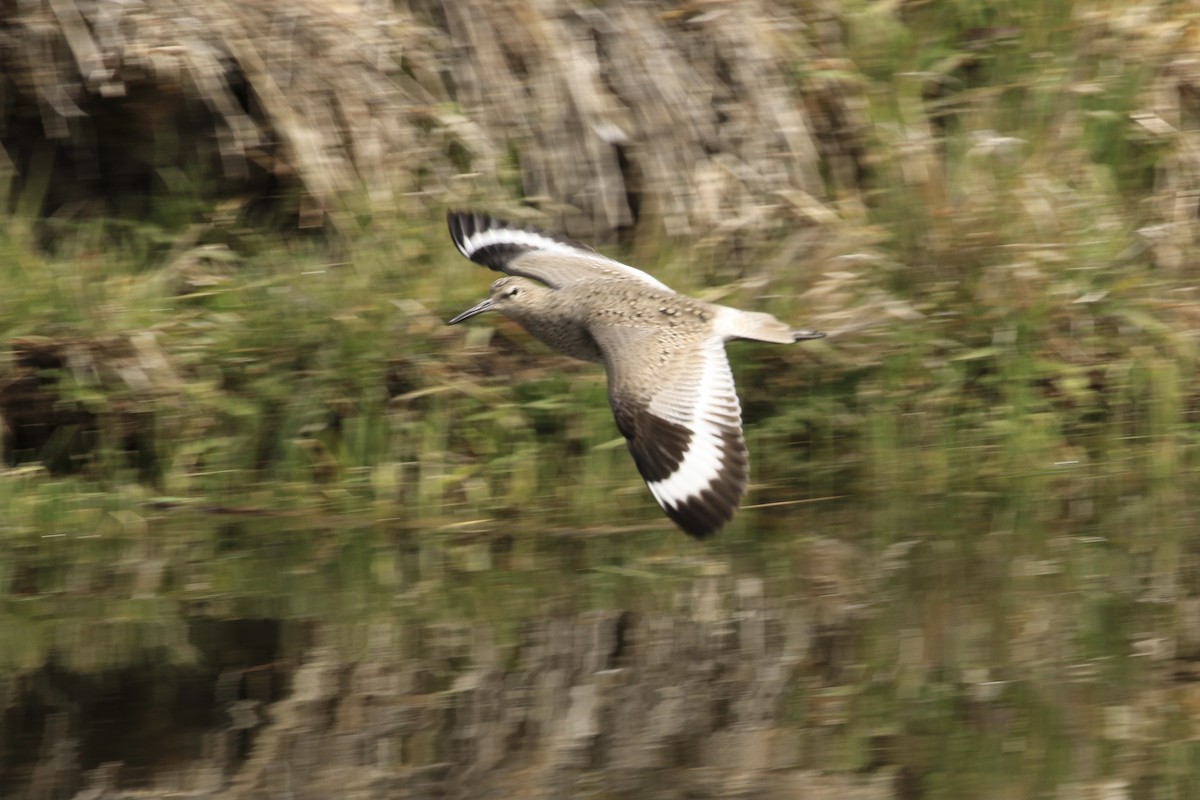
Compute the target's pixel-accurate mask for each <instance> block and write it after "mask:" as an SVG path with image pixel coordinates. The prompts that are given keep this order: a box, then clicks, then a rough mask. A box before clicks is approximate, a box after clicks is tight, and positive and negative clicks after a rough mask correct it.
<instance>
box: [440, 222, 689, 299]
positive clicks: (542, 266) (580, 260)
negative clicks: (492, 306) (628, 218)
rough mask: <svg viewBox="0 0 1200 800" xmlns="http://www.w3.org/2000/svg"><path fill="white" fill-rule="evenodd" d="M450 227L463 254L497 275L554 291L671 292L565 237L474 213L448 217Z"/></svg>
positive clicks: (636, 271) (640, 274) (638, 272)
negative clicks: (605, 283) (609, 283)
mask: <svg viewBox="0 0 1200 800" xmlns="http://www.w3.org/2000/svg"><path fill="white" fill-rule="evenodd" d="M446 221H447V222H448V223H449V226H450V238H452V239H453V240H454V245H455V247H457V248H458V251H459V252H460V253H462V254H463V255H464V256H466V257H467V258H469V259H471V260H472V261H474V262H475V263H477V264H482V265H483V266H485V267H487V268H488V269H494V270H496V271H497V272H505V273H508V274H509V275H520V276H522V277H525V278H533V279H534V280H538V281H541V282H542V283H544V284H546V285H547V286H550V287H551V288H554V289H560V288H562V287H563V286H567V285H569V284H572V283H580V282H582V281H594V280H598V279H601V280H602V279H610V280H620V279H624V280H635V281H641V282H642V283H644V284H646V285H648V286H653V287H655V288H657V289H662V290H665V291H668V292H669V291H671V288H670V287H668V286H667V285H666V284H665V283H662V282H661V281H659V280H658V279H656V278H654V277H653V276H651V275H647V274H646V273H645V272H642V271H641V270H640V269H637V268H635V267H631V266H629V265H628V264H622V263H621V262H620V261H614V260H613V259H611V258H608V257H606V256H602V255H600V254H599V253H597V252H596V251H595V250H593V249H592V248H590V247H588V246H587V245H584V244H580V243H579V242H576V241H573V240H571V239H568V238H566V237H565V236H559V235H558V234H554V233H548V232H546V231H542V230H538V229H537V228H530V227H524V226H520V225H516V224H514V223H511V222H507V221H505V220H502V219H497V218H496V217H491V216H488V215H486V214H477V213H474V212H471V211H450V212H447V214H446Z"/></svg>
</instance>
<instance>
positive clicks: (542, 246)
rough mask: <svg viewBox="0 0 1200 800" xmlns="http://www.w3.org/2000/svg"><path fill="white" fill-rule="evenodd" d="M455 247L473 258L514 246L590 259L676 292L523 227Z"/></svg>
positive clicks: (484, 235) (616, 263)
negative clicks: (482, 252)
mask: <svg viewBox="0 0 1200 800" xmlns="http://www.w3.org/2000/svg"><path fill="white" fill-rule="evenodd" d="M454 244H455V246H456V247H458V251H459V252H460V253H462V254H463V255H464V256H466V257H467V258H471V257H472V255H473V254H475V253H477V252H479V251H480V250H482V249H483V248H485V247H490V246H492V245H495V244H511V245H517V246H519V247H529V248H532V249H534V250H540V251H542V252H544V253H556V254H558V255H569V256H574V257H576V258H581V259H587V260H588V261H592V262H594V263H595V265H596V266H597V267H598V268H600V269H604V270H611V271H613V272H616V273H618V274H620V275H625V276H626V277H629V278H636V279H638V280H640V281H645V282H646V283H648V284H650V285H652V286H655V287H657V288H659V289H665V290H667V291H668V292H673V290H672V289H671V287H669V286H667V285H666V284H665V283H663V282H662V281H660V280H658V279H657V278H655V277H654V276H653V275H649V274H647V273H645V272H642V271H641V270H640V269H638V268H637V267H631V266H629V265H628V264H622V263H621V262H620V261H614V260H613V259H611V258H608V257H607V256H602V255H600V254H599V253H596V252H594V251H592V250H585V249H582V248H579V247H572V246H571V245H569V244H566V243H565V242H560V241H557V240H555V239H551V238H550V237H549V236H543V235H542V234H540V233H538V232H537V231H530V230H524V229H521V228H488V229H487V230H484V231H479V232H477V233H473V234H471V235H470V236H464V237H463V238H462V241H459V240H458V239H457V238H455V239H454Z"/></svg>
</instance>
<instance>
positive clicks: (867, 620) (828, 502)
mask: <svg viewBox="0 0 1200 800" xmlns="http://www.w3.org/2000/svg"><path fill="white" fill-rule="evenodd" d="M915 466H918V465H909V466H908V467H907V468H906V466H905V465H904V464H903V463H901V462H897V463H895V464H892V465H891V466H890V467H888V469H891V470H893V471H894V473H895V475H894V477H896V478H897V483H896V484H895V485H894V486H892V487H891V488H876V489H875V490H872V491H870V492H861V493H857V494H855V495H852V496H834V495H833V493H831V492H830V493H822V492H821V491H820V490H821V488H822V487H819V486H815V487H810V489H811V491H808V492H807V493H806V496H805V497H804V498H803V500H804V501H805V502H784V503H783V504H779V505H769V506H767V507H763V508H749V509H747V510H745V511H744V512H743V514H742V515H741V516H740V517H739V520H738V522H737V523H736V524H735V525H734V526H733V527H732V528H731V529H729V530H728V531H726V532H724V533H723V534H722V535H721V536H720V537H719V538H717V539H715V540H713V541H711V542H708V543H702V544H701V543H695V542H692V541H690V540H688V539H687V538H686V537H684V536H682V535H681V534H679V533H678V532H677V531H674V530H672V529H670V528H669V527H668V526H667V525H666V524H660V523H659V522H658V520H656V519H648V520H647V524H646V525H645V526H642V527H640V528H635V529H633V530H628V529H627V530H609V531H603V530H600V531H599V532H597V530H595V529H593V530H592V531H590V532H579V531H571V530H564V529H558V530H552V531H538V530H523V529H521V528H522V525H523V524H528V521H527V520H525V521H522V520H514V521H513V522H512V523H511V528H510V529H509V530H508V531H506V532H503V533H500V532H497V531H496V530H494V529H491V528H488V527H485V526H483V525H475V526H471V525H462V526H459V527H458V528H455V527H453V526H451V527H449V528H446V529H442V530H423V531H422V530H417V529H414V528H412V527H410V526H409V525H408V524H407V523H404V522H401V521H398V520H391V521H379V520H374V519H370V518H369V517H370V516H371V515H369V514H368V515H365V516H363V517H361V518H360V517H356V516H354V515H350V514H341V513H336V512H334V511H331V512H330V513H327V514H295V515H290V514H287V513H284V512H275V513H265V512H260V513H253V514H251V513H231V512H232V511H233V510H232V509H212V508H209V509H191V510H187V509H183V508H176V507H169V506H168V507H154V506H151V505H146V504H137V503H126V504H124V505H120V504H118V506H119V507H113V506H112V504H111V503H109V502H108V501H100V500H98V499H96V498H95V497H89V496H84V495H80V494H78V493H71V492H66V491H64V492H63V494H62V496H61V498H60V500H59V501H58V503H57V505H55V506H54V507H53V508H48V509H45V510H44V516H43V519H42V523H41V525H40V526H38V525H32V524H30V525H26V526H23V527H20V528H15V529H12V530H9V531H8V532H7V533H6V535H5V538H4V539H3V544H2V547H3V565H2V567H0V598H2V603H3V605H2V609H3V615H2V617H0V620H2V622H0V669H2V670H3V676H4V679H3V682H2V683H0V686H2V687H3V693H4V704H3V709H4V711H3V717H2V722H3V724H2V726H0V787H2V788H3V791H0V796H2V797H5V798H58V797H64V798H70V797H76V796H80V797H82V796H92V797H101V796H104V797H123V796H129V797H133V796H137V797H158V796H163V797H166V796H172V797H251V796H253V797H259V796H262V797H267V796H271V797H279V796H287V797H331V796H345V797H443V796H445V797H450V796H453V797H480V796H509V795H513V796H545V797H559V796H561V797H627V796H638V797H664V798H667V797H681V798H682V797H796V796H814V797H826V796H828V797H852V798H853V797H861V798H941V797H944V798H952V797H997V798H1000V797H1004V798H1009V797H1053V798H1060V797H1061V798H1077V797H1078V798H1092V797H1095V798H1101V797H1103V798H1109V797H1112V798H1143V797H1144V798H1159V797H1179V798H1186V797H1200V725H1198V724H1197V723H1198V720H1200V717H1198V716H1197V714H1198V713H1200V541H1198V539H1197V536H1196V531H1197V524H1198V522H1200V520H1198V519H1197V517H1198V516H1200V506H1197V504H1196V503H1195V501H1194V497H1195V496H1196V495H1195V494H1194V491H1193V490H1194V489H1195V488H1196V481H1194V480H1193V479H1192V478H1191V477H1190V475H1191V473H1187V476H1185V477H1179V476H1170V475H1168V476H1160V477H1157V478H1156V477H1153V476H1149V477H1148V476H1147V475H1146V473H1145V472H1137V473H1136V476H1137V477H1134V475H1135V473H1133V472H1124V471H1123V470H1122V469H1120V468H1119V466H1112V465H1110V466H1108V467H1105V468H1103V469H1101V468H1098V467H1096V466H1094V465H1092V466H1086V465H1082V464H1078V463H1075V462H1070V461H1066V462H1063V463H1060V464H1056V465H1054V466H1053V467H1047V468H1046V469H1045V470H1043V471H1041V472H1040V473H1037V474H1032V475H1030V474H1025V475H1022V476H1021V477H1005V476H1004V475H993V476H987V477H986V478H980V479H979V480H972V481H970V482H965V481H957V483H969V485H964V486H963V488H962V489H961V490H954V491H949V490H945V488H944V483H945V481H941V483H942V484H943V489H942V490H941V491H926V490H923V489H922V484H923V482H924V481H925V480H926V479H927V477H928V476H927V475H926V474H925V473H924V472H923V471H922V470H920V469H916V468H915ZM906 470H907V471H906ZM875 485H876V486H877V487H878V486H885V484H884V483H882V482H878V481H877V482H876V484H875ZM26 519H36V517H35V516H34V515H30V516H27V517H26ZM89 791H92V792H94V793H93V794H92V795H83V794H80V793H81V792H89ZM106 792H107V794H106Z"/></svg>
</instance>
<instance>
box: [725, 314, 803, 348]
mask: <svg viewBox="0 0 1200 800" xmlns="http://www.w3.org/2000/svg"><path fill="white" fill-rule="evenodd" d="M720 309H721V310H720V312H718V314H717V319H716V327H717V332H718V333H720V334H721V335H722V336H724V337H725V338H726V339H752V340H753V341H756V342H774V343H776V344H791V343H792V342H799V341H801V340H803V339H821V338H823V337H824V336H825V334H824V333H821V332H820V331H809V330H796V329H794V328H793V327H792V326H791V325H788V324H787V323H785V322H781V321H780V320H778V319H776V318H775V317H773V316H771V315H770V314H764V313H763V312H761V311H742V310H740V309H736V308H730V307H728V306H720Z"/></svg>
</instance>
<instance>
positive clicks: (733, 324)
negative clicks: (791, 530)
mask: <svg viewBox="0 0 1200 800" xmlns="http://www.w3.org/2000/svg"><path fill="white" fill-rule="evenodd" d="M447 220H448V222H449V223H450V236H451V237H452V238H453V239H454V244H455V245H456V246H457V247H458V249H459V252H461V253H462V254H463V255H464V256H466V257H467V258H469V259H471V260H472V261H474V262H476V263H478V264H482V265H483V266H485V267H488V268H490V269H493V270H496V271H498V272H504V273H507V277H503V278H500V279H499V280H497V281H496V282H495V283H493V284H492V288H491V291H490V292H489V293H488V297H487V299H486V300H484V301H483V302H481V303H479V304H478V305H476V306H474V307H472V308H469V309H467V310H466V311H464V312H463V313H461V314H459V315H458V316H457V317H455V318H454V319H452V320H450V323H449V324H451V325H454V324H456V323H459V322H462V321H463V320H465V319H469V318H470V317H473V316H475V315H476V314H482V313H483V312H484V311H498V312H500V313H501V314H503V315H504V316H506V317H509V318H510V319H513V320H515V321H516V322H518V323H520V324H521V326H522V327H524V328H525V329H526V330H527V331H529V332H530V333H531V334H533V335H534V336H535V337H537V338H538V339H540V340H541V341H542V342H543V343H545V344H547V345H549V346H550V347H552V348H553V349H555V350H558V351H559V352H561V353H564V354H566V355H568V356H573V357H575V358H579V359H583V360H584V361H594V362H597V363H600V364H603V365H604V368H605V370H606V371H607V372H608V399H609V403H610V404H611V405H612V410H613V416H615V417H616V419H617V428H618V429H620V431H621V433H622V434H623V435H624V436H625V439H626V442H627V443H628V445H629V452H630V453H631V454H632V455H633V460H634V463H636V464H637V468H638V471H639V472H640V473H641V474H642V477H643V478H645V480H646V485H647V486H649V487H650V492H651V494H653V495H654V499H655V500H657V501H658V504H659V505H660V506H662V509H663V511H665V512H666V513H667V516H668V517H670V518H671V520H672V521H673V522H674V523H675V524H676V525H678V526H679V527H680V528H682V529H683V530H684V531H685V532H686V533H688V534H690V535H691V536H694V537H696V538H698V539H703V538H705V537H706V536H710V535H711V534H713V533H715V532H716V531H718V530H720V528H721V527H722V526H723V525H725V523H726V522H728V521H729V520H730V518H732V517H733V513H734V511H736V510H737V506H738V503H739V502H740V501H741V499H742V495H743V494H744V493H745V491H746V479H747V475H748V471H749V464H748V461H747V456H746V443H745V440H744V439H743V438H742V418H741V417H742V410H741V405H740V404H739V403H738V396H737V391H736V389H735V388H734V385H733V373H732V372H731V371H730V369H729V361H728V359H727V358H726V357H725V342H727V341H729V340H730V339H753V340H755V341H759V342H776V343H779V344H791V343H792V342H798V341H800V340H802V339H819V338H821V337H822V336H824V335H825V334H823V333H818V332H817V331H805V330H794V329H793V328H792V327H791V326H789V325H786V324H784V323H783V322H780V321H779V320H778V319H776V318H775V317H773V316H771V315H770V314H764V313H759V312H754V311H739V310H738V309H736V308H730V307H728V306H721V305H715V304H713V303H706V302H704V301H702V300H696V299H694V298H691V297H687V296H685V295H681V294H677V293H676V292H674V291H673V290H672V289H671V288H670V287H668V286H667V285H666V284H664V283H662V282H661V281H659V280H656V279H655V278H653V277H651V276H650V275H647V274H646V273H645V272H642V271H641V270H640V269H635V268H634V267H631V266H629V265H627V264H622V263H621V262H619V261H614V260H612V259H610V258H607V257H605V256H603V255H601V254H599V253H597V252H596V251H595V250H593V249H592V248H590V247H588V246H587V245H583V244H580V243H579V242H574V241H571V240H570V239H566V238H564V237H562V236H557V235H555V234H552V233H547V232H545V231H540V230H537V229H535V228H528V227H522V226H518V225H514V224H512V223H510V222H505V221H504V220H500V219H496V218H494V217H490V216H486V215H483V214H475V213H471V212H465V211H451V212H449V214H447ZM526 278H532V279H533V280H534V281H540V283H534V282H533V281H530V280H526Z"/></svg>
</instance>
